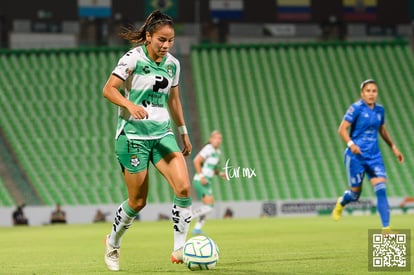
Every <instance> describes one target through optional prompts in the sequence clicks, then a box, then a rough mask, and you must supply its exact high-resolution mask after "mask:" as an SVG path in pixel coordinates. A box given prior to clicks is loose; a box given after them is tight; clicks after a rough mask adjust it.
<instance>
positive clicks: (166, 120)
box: [103, 11, 192, 270]
mask: <svg viewBox="0 0 414 275" xmlns="http://www.w3.org/2000/svg"><path fill="white" fill-rule="evenodd" d="M121 36H122V37H123V38H125V39H127V40H128V41H130V42H131V43H132V44H133V45H134V46H135V47H134V48H133V49H131V50H130V51H128V52H127V53H125V54H124V55H123V56H122V57H121V58H120V59H119V62H118V64H117V65H116V67H115V69H114V70H113V71H112V74H111V75H110V77H109V78H108V80H107V83H106V84H105V86H104V88H103V96H104V97H105V98H106V99H108V100H109V101H110V102H112V103H114V104H116V105H118V106H119V117H118V127H117V130H116V142H115V151H116V155H117V158H118V161H119V163H120V165H121V168H122V172H123V175H124V180H125V183H126V186H127V189H128V199H127V200H126V201H124V202H123V203H122V204H121V205H120V206H119V208H118V210H117V211H116V215H115V220H114V223H113V227H112V231H111V233H110V234H109V235H108V236H107V237H106V239H105V243H106V252H105V263H106V265H107V267H108V269H110V270H119V254H120V246H121V238H122V236H123V235H124V234H125V232H126V230H127V229H128V228H129V227H130V226H131V224H132V222H133V221H134V219H135V217H136V215H137V214H138V212H139V211H140V210H141V209H142V208H144V206H145V204H146V200H147V195H148V182H149V178H148V166H149V163H150V162H151V163H152V164H153V165H154V166H155V167H156V169H157V170H158V171H159V172H160V173H161V174H162V175H163V176H164V177H165V179H166V180H167V181H168V183H169V184H170V186H171V188H172V189H173V191H174V194H175V198H174V203H173V205H172V220H173V230H174V248H173V252H172V254H171V261H172V262H173V263H182V248H183V245H184V243H185V241H186V236H187V232H188V229H189V224H190V221H191V203H192V201H191V196H190V179H189V175H188V171H187V166H186V162H185V159H184V156H187V155H189V154H190V153H191V148H192V146H191V142H190V139H189V136H188V133H187V128H186V126H185V121H184V116H183V111H182V106H181V101H180V97H179V89H178V81H179V78H180V63H179V61H178V60H177V59H176V58H175V57H174V56H173V55H171V54H170V53H169V51H170V49H171V47H172V46H173V44H174V36H175V33H174V27H173V20H172V19H171V17H169V16H168V15H165V14H163V13H161V12H160V11H154V12H152V13H151V14H150V15H149V16H148V17H147V19H146V21H145V23H144V25H143V26H142V27H141V28H140V29H139V30H136V29H133V28H129V29H125V30H124V32H122V33H121ZM121 89H122V90H123V93H121V92H120V90H121ZM170 116H171V118H172V119H173V121H174V123H175V125H177V126H178V131H179V133H180V134H181V138H182V142H183V146H184V148H183V150H182V152H181V150H180V148H179V146H178V144H177V142H176V139H175V137H174V134H173V132H172V131H171V121H170ZM144 253H145V252H144Z"/></svg>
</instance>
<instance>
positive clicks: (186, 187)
mask: <svg viewBox="0 0 414 275" xmlns="http://www.w3.org/2000/svg"><path fill="white" fill-rule="evenodd" d="M190 193H191V188H190V184H180V185H179V186H177V187H176V188H175V195H176V196H178V197H183V198H186V197H189V196H190Z"/></svg>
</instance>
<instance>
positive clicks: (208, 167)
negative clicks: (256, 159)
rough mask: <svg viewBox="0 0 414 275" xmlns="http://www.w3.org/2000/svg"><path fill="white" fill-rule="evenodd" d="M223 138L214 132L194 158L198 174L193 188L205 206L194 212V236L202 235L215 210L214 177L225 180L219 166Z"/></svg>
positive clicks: (217, 132)
mask: <svg viewBox="0 0 414 275" xmlns="http://www.w3.org/2000/svg"><path fill="white" fill-rule="evenodd" d="M222 140H223V137H222V135H221V133H220V132H219V131H213V132H212V133H211V134H210V138H209V141H208V143H207V144H206V145H205V146H204V147H203V148H202V149H201V151H200V152H199V153H198V154H197V156H196V157H195V158H194V161H193V163H194V170H195V172H196V174H195V175H194V178H193V187H194V189H195V192H196V194H197V198H198V199H199V200H201V202H202V203H203V205H202V206H201V207H199V208H197V209H194V211H193V215H192V217H193V218H198V221H197V223H196V225H195V226H194V229H193V234H194V235H198V234H202V231H201V228H202V227H203V225H204V223H205V222H206V217H207V214H208V213H210V212H211V211H212V210H213V205H214V197H213V191H212V186H211V180H212V179H213V176H214V175H220V176H221V177H223V178H225V177H226V174H225V173H224V172H220V170H219V169H218V165H219V162H220V155H221V151H220V145H221V143H222Z"/></svg>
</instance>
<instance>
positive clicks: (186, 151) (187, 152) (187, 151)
mask: <svg viewBox="0 0 414 275" xmlns="http://www.w3.org/2000/svg"><path fill="white" fill-rule="evenodd" d="M181 138H182V140H183V145H184V148H183V150H182V153H183V155H184V156H189V155H191V150H192V149H193V146H192V145H191V142H190V138H189V136H188V134H184V135H181Z"/></svg>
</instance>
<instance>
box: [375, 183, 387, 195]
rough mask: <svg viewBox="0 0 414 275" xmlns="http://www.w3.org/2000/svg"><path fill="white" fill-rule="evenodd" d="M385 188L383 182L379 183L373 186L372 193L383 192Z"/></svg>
mask: <svg viewBox="0 0 414 275" xmlns="http://www.w3.org/2000/svg"><path fill="white" fill-rule="evenodd" d="M385 189H386V186H385V182H380V183H377V184H375V185H374V191H375V193H377V192H385Z"/></svg>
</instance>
